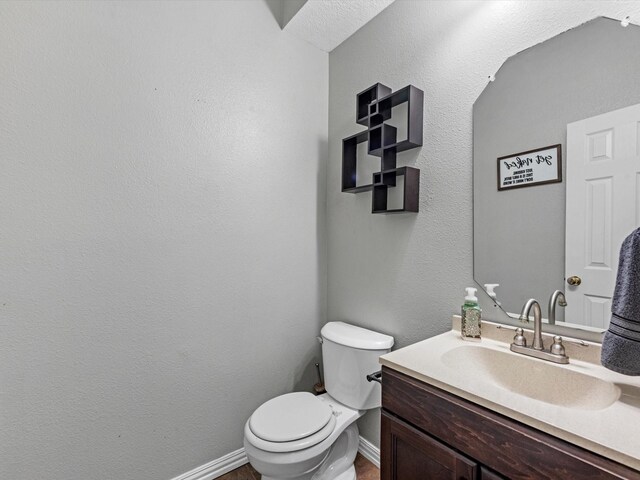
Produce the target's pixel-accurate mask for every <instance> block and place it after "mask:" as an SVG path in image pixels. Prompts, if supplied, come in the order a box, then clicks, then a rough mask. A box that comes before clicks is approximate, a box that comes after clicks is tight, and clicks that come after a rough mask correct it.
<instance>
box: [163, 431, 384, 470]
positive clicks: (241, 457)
mask: <svg viewBox="0 0 640 480" xmlns="http://www.w3.org/2000/svg"><path fill="white" fill-rule="evenodd" d="M358 452H360V454H362V456H363V457H364V458H366V459H367V460H369V461H370V462H371V463H373V464H374V465H375V466H376V467H378V468H380V449H379V448H378V447H376V446H375V445H374V444H373V443H371V442H370V441H369V440H367V439H365V438H362V437H360V444H359V445H358ZM247 463H249V459H247V455H246V454H245V453H244V448H239V449H238V450H236V451H235V452H231V453H228V454H227V455H225V456H224V457H220V458H218V459H216V460H213V461H211V462H209V463H205V464H204V465H201V466H199V467H196V468H194V469H193V470H191V471H189V472H187V473H183V474H182V475H179V476H177V477H175V478H173V479H171V480H213V479H214V478H218V477H221V476H222V475H224V474H225V473H229V472H230V471H231V470H235V469H236V468H240V467H241V466H242V465H245V464H247Z"/></svg>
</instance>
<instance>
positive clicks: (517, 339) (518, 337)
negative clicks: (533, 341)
mask: <svg viewBox="0 0 640 480" xmlns="http://www.w3.org/2000/svg"><path fill="white" fill-rule="evenodd" d="M513 343H514V345H518V346H519V347H526V346H527V339H526V338H524V330H523V329H522V328H520V327H518V328H516V334H515V336H514V337H513Z"/></svg>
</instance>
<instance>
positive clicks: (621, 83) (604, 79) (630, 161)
mask: <svg viewBox="0 0 640 480" xmlns="http://www.w3.org/2000/svg"><path fill="white" fill-rule="evenodd" d="M639 46H640V27H638V26H636V25H633V24H630V25H628V26H627V27H623V26H622V25H621V23H620V21H619V20H613V19H609V18H603V17H601V18H596V19H594V20H592V21H590V22H587V23H585V24H583V25H580V26H578V27H576V28H574V29H572V30H569V31H567V32H564V33H562V34H560V35H558V36H556V37H553V38H551V39H549V40H547V41H545V42H543V43H540V44H538V45H535V46H533V47H531V48H529V49H527V50H525V51H523V52H521V53H519V54H517V55H515V56H513V57H511V58H509V59H508V60H507V61H506V62H505V63H504V64H503V65H502V67H501V68H500V70H499V71H498V72H497V74H496V76H495V81H493V82H491V83H489V84H488V85H487V87H486V88H485V90H484V91H483V92H482V94H481V95H480V97H479V98H478V99H477V101H476V103H475V104H474V107H473V137H474V138H473V186H474V193H473V195H474V265H473V268H474V278H475V280H476V282H477V283H478V284H479V285H480V286H481V287H484V286H485V285H492V284H499V286H498V287H489V288H488V289H487V290H489V292H488V293H490V295H491V296H493V298H494V299H495V302H496V305H500V307H501V308H502V309H503V310H504V311H505V312H506V313H507V314H508V315H509V316H510V317H513V318H517V317H518V316H519V313H520V311H521V309H522V306H523V304H524V303H525V302H526V300H527V299H529V298H536V299H537V300H538V301H539V302H540V304H541V305H543V317H545V321H548V319H546V317H547V314H546V307H545V305H546V303H547V302H548V300H549V298H550V297H551V295H552V293H553V292H554V291H555V290H561V291H563V292H565V293H566V297H567V303H568V304H567V306H566V307H564V308H562V307H559V308H558V309H557V311H556V322H555V323H556V325H555V326H554V327H549V328H546V327H545V328H546V330H549V331H555V332H558V333H565V334H567V335H573V336H576V330H575V329H581V330H586V331H592V332H598V331H603V329H606V328H607V326H608V322H609V317H610V315H611V296H612V294H613V288H614V284H615V274H616V270H617V261H618V258H617V257H618V251H619V249H620V244H621V242H622V240H623V239H624V238H625V237H626V235H628V234H629V233H630V232H631V231H632V230H633V229H634V228H636V227H637V226H640V190H639V189H640V106H639V104H640V48H639ZM545 145H551V146H552V147H544V146H545ZM556 146H557V150H555V148H556ZM548 149H554V151H556V152H557V158H555V159H553V160H552V159H550V162H552V163H553V161H557V163H556V164H555V168H556V170H555V172H554V171H553V168H554V167H553V166H550V165H546V166H547V167H550V168H549V169H548V170H549V171H545V172H543V171H542V170H540V171H536V170H535V169H533V168H530V166H529V165H524V164H522V165H519V164H518V161H517V159H516V158H517V157H520V160H522V157H523V156H524V157H527V155H528V156H531V155H534V156H536V155H538V154H540V155H543V157H546V156H547V155H549V154H551V153H550V152H546V151H545V152H542V153H536V152H539V151H541V150H548ZM514 152H523V153H524V155H523V154H516V153H514ZM535 158H537V157H535ZM497 159H502V160H507V161H509V162H510V165H512V166H513V167H514V168H515V170H510V169H506V168H505V169H503V170H501V169H500V165H499V166H498V188H496V161H497ZM518 167H523V168H518ZM514 171H517V172H518V173H517V174H514V173H513V172H514ZM509 174H511V175H509ZM544 175H547V177H545V180H547V181H540V182H536V181H535V179H536V176H537V178H539V179H542V178H543V176H544ZM509 177H510V178H509ZM548 180H551V181H548ZM516 181H517V182H518V183H516ZM527 184H529V185H531V187H530V188H509V187H514V186H524V185H527ZM493 292H495V293H493ZM568 328H571V329H572V330H567V329H568ZM578 336H579V335H578Z"/></svg>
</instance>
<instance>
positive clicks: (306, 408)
mask: <svg viewBox="0 0 640 480" xmlns="http://www.w3.org/2000/svg"><path fill="white" fill-rule="evenodd" d="M321 338H322V356H323V365H324V374H325V385H326V389H327V393H325V394H323V395H320V396H317V397H316V396H314V395H312V394H311V393H308V392H294V393H288V394H285V395H280V396H278V397H275V398H273V399H271V400H269V401H267V402H265V403H264V404H262V405H261V406H260V407H258V408H257V409H256V410H255V412H254V413H253V414H252V415H251V417H250V418H249V419H248V420H247V422H246V423H245V427H244V449H245V453H246V455H247V458H248V459H249V462H250V463H251V465H252V466H253V467H254V468H255V469H256V470H257V471H258V472H260V474H261V475H262V480H284V479H292V480H293V479H295V480H355V478H356V474H355V468H354V465H353V462H354V460H355V457H356V454H357V452H358V445H359V441H360V438H359V434H358V427H357V425H356V420H357V419H358V418H360V417H361V416H362V415H363V414H364V413H365V411H366V410H368V409H371V408H376V407H379V406H380V385H379V384H377V383H375V382H368V381H367V380H366V375H367V374H369V373H372V372H374V371H376V370H378V369H379V365H378V357H379V356H380V355H383V354H385V353H387V352H389V351H390V350H391V347H392V345H393V337H390V336H388V335H384V334H381V333H378V332H373V331H371V330H367V329H364V328H360V327H356V326H353V325H349V324H346V323H343V322H330V323H327V324H326V325H325V326H324V327H323V328H322V331H321Z"/></svg>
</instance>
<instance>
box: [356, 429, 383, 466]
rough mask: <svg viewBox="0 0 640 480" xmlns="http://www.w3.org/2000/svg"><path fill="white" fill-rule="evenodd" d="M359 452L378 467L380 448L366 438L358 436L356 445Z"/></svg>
mask: <svg viewBox="0 0 640 480" xmlns="http://www.w3.org/2000/svg"><path fill="white" fill-rule="evenodd" d="M358 451H359V452H360V454H361V455H362V456H363V457H364V458H366V459H367V460H369V461H370V462H371V463H373V464H374V465H375V466H376V467H378V468H380V449H379V448H378V447H376V446H375V445H374V444H373V443H371V442H370V441H369V440H367V439H366V438H362V437H360V445H359V446H358Z"/></svg>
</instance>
